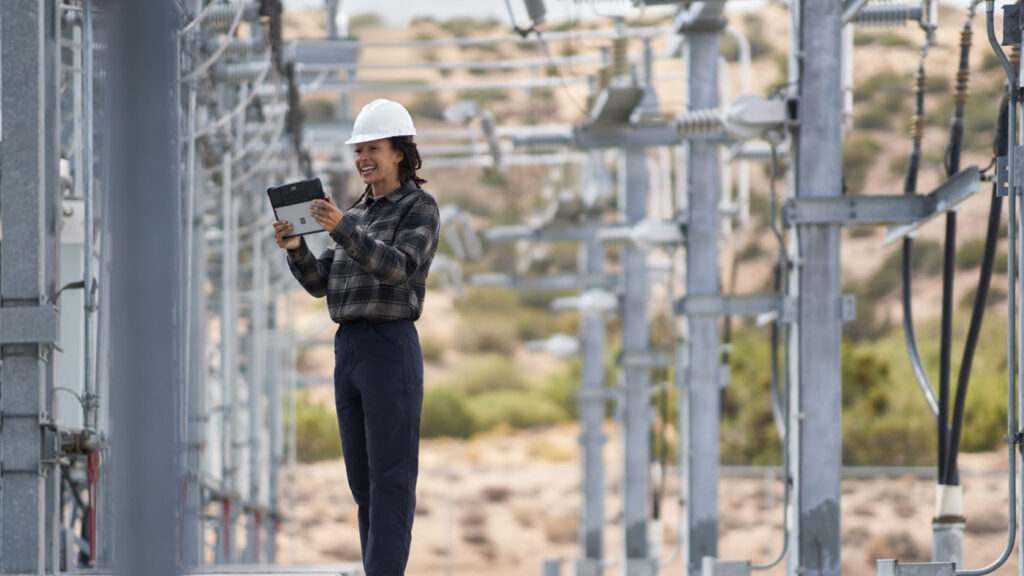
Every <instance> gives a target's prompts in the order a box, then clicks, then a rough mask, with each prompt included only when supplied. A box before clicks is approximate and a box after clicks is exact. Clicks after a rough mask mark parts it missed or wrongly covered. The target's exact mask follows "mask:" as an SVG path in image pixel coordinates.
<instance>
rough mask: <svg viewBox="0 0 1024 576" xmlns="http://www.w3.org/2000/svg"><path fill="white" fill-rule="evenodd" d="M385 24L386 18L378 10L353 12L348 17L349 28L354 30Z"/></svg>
mask: <svg viewBox="0 0 1024 576" xmlns="http://www.w3.org/2000/svg"><path fill="white" fill-rule="evenodd" d="M383 25H384V19H383V18H381V16H380V14H377V13H376V12H362V13H360V14H353V15H352V16H350V17H349V19H348V29H349V30H353V31H354V30H359V29H361V28H376V27H378V26H383Z"/></svg>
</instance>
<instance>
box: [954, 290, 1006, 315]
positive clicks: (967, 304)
mask: <svg viewBox="0 0 1024 576" xmlns="http://www.w3.org/2000/svg"><path fill="white" fill-rule="evenodd" d="M977 296H978V287H977V286H975V287H973V288H971V289H970V290H968V291H967V292H964V295H963V296H961V297H960V302H959V306H960V307H961V308H963V309H965V310H971V309H972V308H974V299H975V298H976V297H977ZM1005 302H1006V290H1005V289H1003V288H1002V287H1000V286H992V285H989V288H988V297H987V298H985V306H996V305H998V304H1003V303H1005Z"/></svg>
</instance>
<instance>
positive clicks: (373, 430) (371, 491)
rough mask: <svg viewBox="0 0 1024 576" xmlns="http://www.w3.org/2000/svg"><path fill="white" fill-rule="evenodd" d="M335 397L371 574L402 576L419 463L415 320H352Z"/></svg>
mask: <svg viewBox="0 0 1024 576" xmlns="http://www.w3.org/2000/svg"><path fill="white" fill-rule="evenodd" d="M334 357H335V366H334V399H335V407H336V408H337V411H338V428H339V429H340V430H341V448H342V452H343V453H344V456H345V469H346V472H347V474H348V485H349V488H350V489H351V491H352V496H353V497H354V498H355V501H356V505H357V506H358V508H359V541H360V544H361V546H362V551H363V567H364V569H365V571H366V576H403V575H404V574H405V565H406V563H407V562H408V560H409V544H410V541H411V539H412V520H413V512H414V511H415V509H416V475H417V472H418V468H419V445H420V411H421V410H422V408H423V355H422V353H421V351H420V340H419V335H418V334H417V332H416V327H415V325H414V324H413V323H412V321H411V320H400V321H396V322H381V323H372V322H353V323H345V324H342V325H341V326H339V327H338V332H337V334H336V335H335V337H334Z"/></svg>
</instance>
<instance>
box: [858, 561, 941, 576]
mask: <svg viewBox="0 0 1024 576" xmlns="http://www.w3.org/2000/svg"><path fill="white" fill-rule="evenodd" d="M875 569H876V570H877V572H876V575H877V576H956V565H955V564H953V563H952V562H907V563H903V564H901V563H900V562H899V561H898V560H882V559H879V560H876V561H875Z"/></svg>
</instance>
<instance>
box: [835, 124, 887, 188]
mask: <svg viewBox="0 0 1024 576" xmlns="http://www.w3.org/2000/svg"><path fill="white" fill-rule="evenodd" d="M881 150H882V146H881V145H880V144H879V143H878V141H877V140H875V139H874V138H872V137H871V136H870V135H868V134H863V133H856V134H852V135H851V136H850V137H849V138H847V139H846V143H845V144H844V145H843V176H844V178H845V179H846V185H847V187H848V188H849V191H850V192H852V193H857V192H860V190H861V188H862V187H863V186H864V177H865V176H866V175H867V172H868V169H869V168H871V164H872V163H874V161H875V157H876V156H877V155H878V153H879V152H880V151H881Z"/></svg>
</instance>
